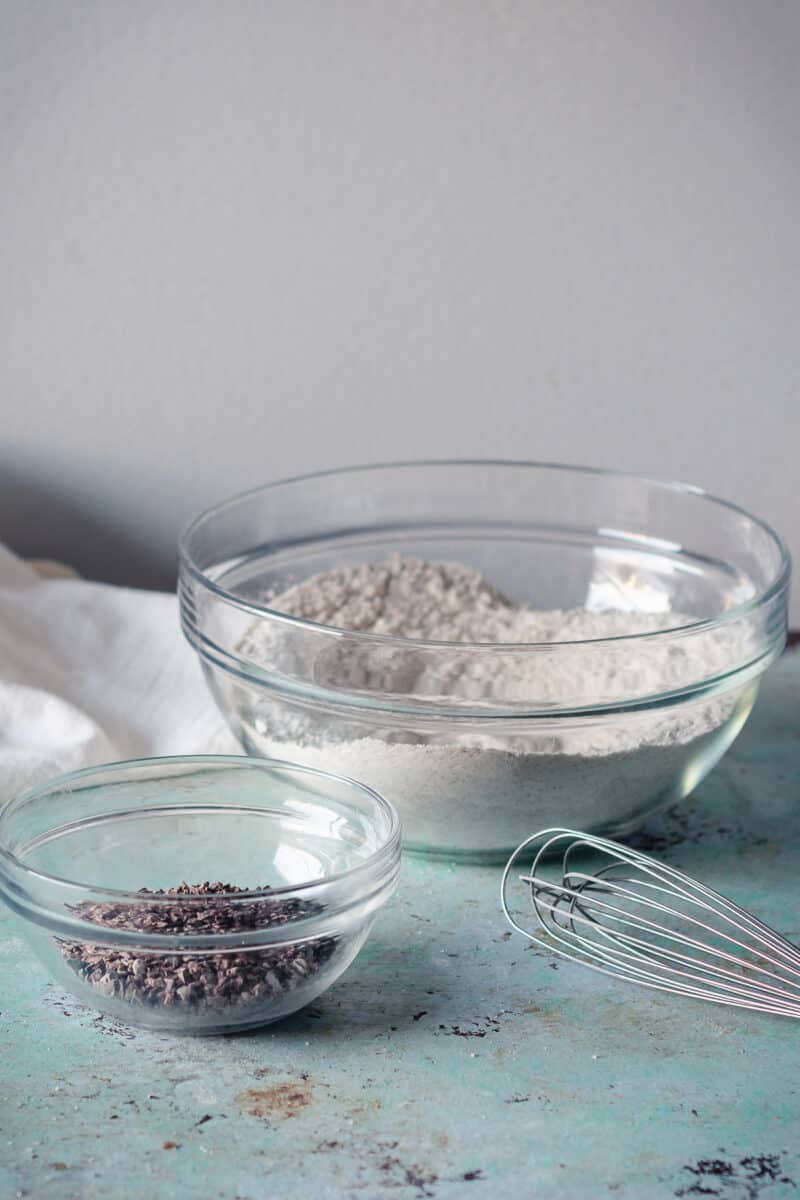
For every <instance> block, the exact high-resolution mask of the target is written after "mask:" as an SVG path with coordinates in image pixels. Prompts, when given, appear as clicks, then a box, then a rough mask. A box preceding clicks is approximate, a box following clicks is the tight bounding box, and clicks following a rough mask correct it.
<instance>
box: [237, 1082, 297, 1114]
mask: <svg viewBox="0 0 800 1200" xmlns="http://www.w3.org/2000/svg"><path fill="white" fill-rule="evenodd" d="M313 1098H314V1089H313V1085H312V1084H311V1083H310V1081H309V1080H308V1079H301V1080H299V1081H297V1082H290V1083H274V1084H273V1085H272V1087H268V1088H248V1089H247V1091H244V1092H239V1094H238V1096H237V1097H236V1106H237V1108H238V1109H239V1111H240V1112H243V1113H247V1115H248V1116H249V1117H261V1118H262V1120H278V1121H287V1120H288V1119H289V1118H290V1117H296V1116H297V1114H298V1113H299V1112H302V1111H303V1109H304V1108H308V1106H309V1105H310V1104H311V1102H312V1100H313Z"/></svg>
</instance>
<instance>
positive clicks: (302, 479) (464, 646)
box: [178, 458, 792, 653]
mask: <svg viewBox="0 0 800 1200" xmlns="http://www.w3.org/2000/svg"><path fill="white" fill-rule="evenodd" d="M470 466H471V467H518V468H536V469H538V470H550V471H566V472H571V473H575V474H581V475H596V476H601V477H607V478H610V479H623V480H628V481H630V482H633V483H640V484H647V485H648V486H650V487H656V488H658V489H660V490H662V491H665V492H673V493H675V494H677V495H685V496H693V497H695V498H697V499H701V500H707V501H709V502H711V503H712V504H714V505H719V506H720V507H722V508H724V509H727V510H728V511H729V512H732V513H736V514H738V515H740V516H743V517H746V518H747V520H748V521H751V522H752V523H753V524H754V525H756V526H758V527H759V528H760V529H761V530H762V531H763V532H764V533H765V534H766V535H767V536H768V537H769V538H770V539H771V540H772V542H773V543H774V545H775V546H776V548H777V550H778V553H779V555H780V567H779V570H778V572H777V574H776V576H775V578H774V579H773V581H772V583H771V584H770V585H769V586H768V587H766V588H764V589H763V590H762V591H759V592H758V593H757V594H756V595H755V596H751V597H750V598H749V599H748V600H744V601H742V602H741V603H740V604H736V605H734V606H733V607H732V608H730V609H726V610H725V611H724V612H722V613H718V614H717V615H716V616H714V617H704V618H702V619H701V620H698V621H690V622H684V623H683V624H682V625H672V626H668V627H667V628H664V629H657V630H651V631H648V632H640V633H626V634H617V635H615V636H614V637H601V638H584V639H581V640H578V641H555V642H446V641H444V642H443V641H435V640H432V639H425V638H404V637H398V636H396V635H392V634H382V633H370V632H365V631H360V630H350V629H343V628H341V627H339V626H336V625H324V624H321V623H319V622H316V621H309V620H308V619H306V618H303V617H294V616H291V615H290V614H289V613H284V612H281V611H280V610H279V609H273V608H270V607H269V606H268V605H264V604H255V603H253V602H252V601H247V600H244V599H242V597H240V596H237V595H236V594H235V593H234V592H230V591H228V590H227V589H226V588H223V587H221V586H220V584H218V583H217V582H216V581H215V580H213V579H212V578H211V577H210V576H209V575H208V574H207V573H206V571H204V570H203V569H202V568H201V567H198V566H197V564H196V563H195V561H194V559H193V556H192V554H191V553H190V551H189V549H188V541H189V539H190V538H191V536H192V534H193V533H194V532H195V530H196V529H197V528H198V527H199V526H200V525H201V524H202V523H203V522H204V521H206V520H208V519H209V518H210V517H212V516H216V515H218V514H219V513H221V512H223V511H224V510H225V509H226V508H230V507H233V506H234V505H236V504H239V503H241V502H242V501H244V500H247V499H249V498H251V497H255V496H257V495H261V494H264V493H267V492H270V491H273V490H276V489H278V488H281V487H287V486H290V485H293V484H298V483H308V482H311V481H313V480H317V479H325V478H327V477H329V476H343V475H351V474H352V475H355V474H359V473H362V472H367V471H379V470H389V469H394V468H404V469H408V468H414V467H470ZM178 564H179V572H180V573H183V572H184V571H185V572H187V573H188V574H189V575H191V576H192V577H193V578H194V579H195V580H197V582H198V583H199V584H201V585H202V586H203V587H204V588H206V589H207V590H208V591H210V592H212V593H213V594H215V595H216V596H218V597H219V598H220V599H221V600H223V601H224V602H225V603H227V604H230V605H232V606H234V607H235V608H238V609H239V610H240V611H243V612H247V613H250V614H251V615H252V616H254V617H268V618H269V619H270V620H271V621H278V622H280V623H282V624H286V625H289V626H291V627H294V628H298V629H302V630H307V631H309V632H313V633H322V634H325V635H328V636H334V637H337V638H341V639H348V640H353V641H357V642H359V643H376V644H383V645H390V646H394V647H396V648H398V649H409V650H410V649H429V650H444V649H447V650H452V648H453V646H457V647H458V649H459V652H462V651H463V652H465V653H470V652H475V651H479V652H484V653H485V652H486V651H488V650H497V648H498V647H502V649H503V651H504V652H505V653H520V652H525V651H531V652H541V651H549V652H551V653H554V652H556V651H557V650H558V649H560V648H562V647H569V648H570V649H572V650H581V649H592V648H600V649H602V648H603V647H605V646H614V645H617V644H620V643H623V644H630V643H639V644H641V642H642V641H652V640H656V639H662V640H668V639H670V638H673V637H684V636H688V635H691V634H694V633H700V632H705V631H707V630H710V629H718V628H720V627H723V626H726V625H729V624H730V623H732V622H733V621H736V620H738V619H740V618H742V617H745V616H748V615H750V614H751V613H753V612H756V611H757V610H758V609H760V608H764V607H766V606H767V605H769V604H770V603H771V602H772V601H773V600H775V599H777V598H779V597H780V596H781V594H782V593H783V594H785V593H786V592H787V591H788V587H789V582H790V579H791V572H792V558H791V553H790V551H789V547H788V545H787V544H786V542H785V541H784V539H783V537H782V536H781V535H780V534H779V533H778V532H777V530H775V529H774V528H773V527H772V526H771V525H770V524H769V523H768V522H767V521H765V520H763V519H762V518H761V517H757V516H756V515H755V514H754V513H752V512H750V511H749V510H748V509H746V508H744V507H742V506H741V505H739V504H736V503H734V502H733V501H730V500H725V499H723V498H722V497H721V496H717V495H715V494H714V493H712V492H708V491H706V490H705V489H704V488H701V487H698V486H697V485H696V484H691V483H682V482H680V481H677V480H663V479H657V478H655V477H654V476H649V475H639V474H637V473H636V472H632V471H618V470H614V469H612V468H607V467H592V466H585V465H581V464H574V463H563V462H549V461H544V460H542V461H537V460H526V459H495V458H487V459H479V458H464V459H444V458H442V459H437V458H431V459H402V460H397V461H387V462H372V463H361V464H357V465H355V466H349V467H333V468H329V469H327V470H324V471H310V472H306V473H304V474H300V475H294V476H289V477H286V478H283V479H276V480H273V482H271V483H267V484H259V485H257V486H255V487H252V488H247V489H246V490H244V491H242V492H239V493H237V494H236V495H234V496H229V497H228V498H227V499H225V500H223V501H220V502H219V503H217V504H213V505H210V506H209V507H208V508H206V509H204V510H203V511H202V512H200V513H198V514H197V515H196V516H195V517H193V518H192V519H191V520H190V521H189V522H188V523H187V524H186V525H185V526H184V527H183V529H182V530H181V532H180V535H179V537H178ZM179 586H180V585H179Z"/></svg>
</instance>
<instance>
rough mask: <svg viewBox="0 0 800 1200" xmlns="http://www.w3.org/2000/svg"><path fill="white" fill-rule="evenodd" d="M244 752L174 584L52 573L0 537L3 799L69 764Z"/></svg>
mask: <svg viewBox="0 0 800 1200" xmlns="http://www.w3.org/2000/svg"><path fill="white" fill-rule="evenodd" d="M200 753H232V754H237V753H238V754H241V753H242V750H241V747H240V746H239V745H238V743H237V742H236V741H235V739H234V738H233V736H232V734H231V733H230V732H228V730H227V728H226V726H225V723H224V720H223V718H222V717H221V716H220V714H219V712H218V710H217V708H216V706H215V704H214V701H213V700H212V698H211V694H210V692H209V691H208V688H207V686H206V683H205V680H204V679H203V674H202V671H201V669H200V665H199V663H198V661H197V658H196V655H195V653H194V651H193V650H192V649H191V647H190V646H189V645H188V643H187V642H186V641H185V640H184V637H183V634H182V633H181V630H180V626H179V623H178V605H177V599H176V597H175V596H174V595H168V594H166V593H161V592H144V591H136V590H134V589H131V588H119V587H110V586H109V585H107V584H102V583H89V582H87V581H86V580H83V579H75V578H72V579H70V578H53V577H52V576H51V575H48V576H46V577H43V575H42V574H41V573H40V572H39V571H37V570H36V569H35V568H34V567H33V566H31V565H30V564H29V563H25V562H23V561H22V560H21V559H19V558H17V557H16V556H15V555H14V554H12V553H11V552H10V551H9V550H7V549H6V548H5V547H3V546H2V545H0V803H3V802H5V801H6V800H8V799H10V797H11V796H13V795H14V794H15V793H16V792H17V791H18V790H19V789H20V788H22V787H25V786H26V785H28V784H31V783H35V782H38V781H39V780H43V779H47V778H48V777H50V776H51V775H55V774H58V773H60V772H61V771H69V770H72V769H74V768H77V767H84V766H92V765H95V764H97V763H103V762H112V761H114V760H119V759H125V758H143V757H149V756H155V755H162V754H200Z"/></svg>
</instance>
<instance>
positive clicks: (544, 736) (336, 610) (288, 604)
mask: <svg viewBox="0 0 800 1200" xmlns="http://www.w3.org/2000/svg"><path fill="white" fill-rule="evenodd" d="M269 604H270V607H272V608H273V609H276V610H278V611H280V612H284V613H287V614H289V615H291V616H295V617H301V618H303V619H305V620H308V621H313V622H315V623H317V624H320V625H328V626H335V627H337V628H339V629H347V630H353V631H359V632H364V633H378V634H384V635H390V636H393V637H399V638H408V639H422V640H425V641H435V642H446V643H451V644H453V648H452V650H451V651H448V649H447V648H446V647H444V648H442V650H440V651H439V652H437V653H435V654H433V655H430V654H425V653H424V652H423V653H417V652H415V651H414V649H413V647H400V648H398V647H396V646H393V645H391V644H390V645H385V644H384V645H380V644H375V643H373V644H369V645H367V646H364V645H363V643H362V644H361V645H359V646H357V647H353V646H352V645H351V644H348V643H343V642H341V641H336V642H334V644H333V645H332V646H331V647H330V648H325V649H324V650H322V651H320V649H319V648H318V647H315V648H314V649H313V651H310V652H309V653H310V655H311V657H309V659H308V661H303V655H304V649H303V647H300V648H299V649H298V647H297V644H296V640H295V642H292V639H291V635H290V634H289V635H286V634H284V633H283V632H282V631H278V632H277V633H276V631H275V630H274V628H267V629H265V628H264V626H263V625H261V624H257V625H254V626H253V627H252V629H251V630H250V631H249V633H248V635H247V636H246V637H245V639H244V640H243V642H242V644H241V646H240V650H241V651H242V652H243V654H244V655H245V656H247V657H249V658H251V659H252V660H254V661H256V662H259V663H263V664H264V665H265V666H272V667H274V666H275V664H276V663H278V662H280V663H281V664H282V666H283V667H284V668H285V667H286V666H287V653H288V659H289V660H290V666H291V669H292V671H293V673H297V674H299V675H300V676H301V677H304V678H308V679H309V680H311V681H313V683H315V684H317V685H319V686H323V687H334V688H337V689H339V690H341V689H343V688H344V689H354V690H361V691H366V692H369V693H372V694H373V700H374V704H375V708H374V709H371V710H369V711H367V712H365V713H364V716H363V719H362V717H361V715H360V714H359V717H358V720H357V721H356V720H354V718H353V714H352V711H351V712H350V713H346V714H344V715H342V713H330V712H324V713H321V712H318V711H316V710H315V709H314V708H312V707H310V706H307V705H301V704H295V703H292V704H291V705H289V704H286V703H284V702H283V701H281V702H280V703H274V702H273V703H269V704H268V705H267V706H266V707H264V706H262V707H261V709H260V710H259V715H258V716H257V717H256V718H255V720H254V721H250V722H247V721H244V724H245V725H246V726H247V729H246V739H245V740H246V741H249V742H250V743H251V745H252V748H254V749H257V750H258V751H259V752H261V753H264V754H269V755H274V756H278V757H286V758H292V759H295V760H297V761H300V762H304V763H307V764H308V765H312V766H318V767H321V768H324V769H328V770H332V771H336V772H339V773H341V774H345V775H349V776H351V777H353V778H356V779H361V780H363V781H364V782H365V783H368V784H370V785H371V786H372V787H374V788H376V790H378V791H379V792H382V793H383V794H384V795H386V796H387V797H388V798H390V799H392V800H393V801H394V802H395V803H396V804H397V807H398V809H399V811H400V813H401V816H402V818H403V822H404V826H405V832H406V839H407V841H408V842H410V843H412V844H414V845H420V844H427V845H432V846H438V847H440V848H444V847H450V848H455V849H461V850H464V851H470V852H485V851H487V850H495V851H501V850H506V849H508V848H510V847H511V846H512V844H516V843H517V842H518V841H520V840H521V839H522V838H523V837H525V836H527V834H529V833H531V832H533V831H534V829H535V828H537V827H542V826H545V825H548V824H565V825H574V826H575V827H577V828H586V827H598V826H600V827H604V828H608V827H613V826H614V825H615V824H617V825H619V824H620V823H621V822H624V821H626V820H629V819H630V818H632V817H634V816H635V815H636V813H637V812H639V811H642V810H644V809H646V808H647V807H648V806H649V805H652V803H653V801H654V800H655V799H658V798H666V797H668V795H670V794H675V795H677V794H680V793H685V791H687V790H689V787H688V784H689V783H691V779H690V775H691V773H692V772H694V774H695V775H696V774H697V767H698V765H699V764H700V763H701V762H702V760H704V759H706V758H707V757H710V755H711V753H712V751H713V754H714V757H716V750H715V748H714V747H715V744H716V743H717V742H718V741H719V736H720V731H721V730H722V729H723V727H725V730H726V731H727V730H728V727H732V726H735V728H738V727H739V725H740V723H741V721H739V720H737V721H734V720H733V719H732V718H733V717H734V716H735V715H736V714H735V712H734V710H737V712H738V711H739V710H741V720H743V719H744V717H745V716H746V712H747V711H748V710H749V704H750V702H751V697H750V696H749V694H748V698H747V700H746V702H745V699H740V695H739V692H738V691H737V692H736V694H734V695H732V694H730V693H729V694H728V695H726V696H724V697H721V698H717V699H713V700H702V701H700V702H696V703H694V704H685V703H684V704H682V705H681V706H680V710H679V711H680V715H676V714H675V711H674V710H672V709H654V710H645V711H640V712H638V713H628V714H625V715H623V716H618V715H617V716H613V715H612V716H600V717H597V716H595V717H591V718H587V717H584V718H581V717H573V718H567V719H565V718H563V717H558V716H555V715H554V718H553V719H552V720H548V719H546V718H545V719H542V720H538V721H537V722H535V723H533V724H532V723H531V721H530V720H527V721H526V720H525V719H524V718H523V717H522V714H523V713H524V704H525V702H526V701H527V702H529V705H530V702H532V701H535V705H534V706H535V707H536V708H537V709H541V708H542V707H545V708H546V707H547V706H548V705H565V706H569V707H575V708H577V707H582V706H588V705H592V704H598V703H609V702H613V701H614V700H630V698H631V697H634V696H636V697H647V696H650V697H652V696H653V695H656V694H658V693H660V692H665V691H669V690H671V689H673V688H676V687H680V686H681V683H682V682H685V681H686V679H687V678H693V677H695V676H696V673H697V667H698V662H697V657H698V653H699V654H700V656H701V658H702V663H701V664H700V665H701V667H702V668H703V669H705V670H707V671H708V672H709V673H715V672H716V671H717V670H718V669H723V668H724V667H725V666H726V665H728V664H730V663H731V661H732V659H733V658H735V655H734V647H733V646H732V643H731V637H730V635H729V634H727V633H726V632H725V631H714V632H710V633H709V634H707V635H706V636H705V637H704V638H703V639H702V641H701V643H700V647H699V650H698V646H697V643H696V642H695V643H694V644H693V645H692V647H691V650H682V649H681V646H680V645H679V644H676V643H675V642H674V641H673V640H670V642H669V644H667V645H661V644H660V642H659V639H655V640H656V643H658V644H656V645H653V644H651V643H648V642H647V640H646V639H645V640H644V642H643V643H641V644H637V646H636V647H635V649H631V648H630V647H629V645H627V644H624V645H623V647H621V648H618V649H617V650H616V651H615V652H606V651H604V652H603V653H602V654H597V655H591V656H590V657H589V659H588V660H587V657H586V655H585V654H584V653H582V652H581V648H580V647H575V648H572V649H570V648H568V647H559V649H558V651H557V652H556V653H554V654H547V653H544V654H536V655H535V657H531V656H530V655H525V654H519V653H518V652H517V651H514V652H512V653H508V654H503V652H502V650H497V651H493V652H491V653H481V654H478V655H476V654H474V653H471V652H470V651H468V650H459V649H458V644H459V643H461V644H463V643H465V642H471V643H474V642H485V643H489V642H490V643H494V644H496V645H503V644H508V643H516V644H520V643H542V642H556V641H557V642H564V641H567V642H582V641H586V640H592V639H597V638H609V637H617V636H620V635H623V634H634V633H649V632H653V631H656V630H658V629H663V628H665V627H667V626H674V625H676V624H680V623H681V619H680V617H679V616H677V615H676V614H675V613H666V614H657V615H653V614H648V613H636V612H618V611H606V612H589V611H587V610H585V609H573V610H569V611H556V610H551V611H537V610H535V609H531V608H526V607H522V606H518V605H514V604H512V603H510V602H509V601H508V600H507V599H506V598H505V597H504V596H503V595H502V594H501V593H500V592H498V591H497V590H496V589H495V588H493V587H492V586H491V585H490V584H489V583H488V582H487V581H486V580H485V579H484V578H483V577H482V576H481V575H480V574H479V573H478V572H476V571H474V570H473V569H471V568H469V567H466V566H463V565H460V564H455V563H427V562H421V561H418V560H415V559H408V558H400V557H398V556H395V557H393V558H391V559H389V560H388V561H387V562H384V563H366V564H360V565H355V566H348V567H342V568H339V569H336V570H332V571H327V572H324V573H323V574H320V575H316V576H313V577H311V578H309V579H307V580H305V581H304V582H302V583H300V584H298V585H295V586H294V587H291V588H289V589H287V590H286V591H284V592H281V593H280V594H278V595H273V596H270V597H269ZM287 646H289V647H290V649H289V650H288V652H287ZM375 693H385V694H387V695H388V696H390V697H394V699H395V700H397V698H398V696H417V697H423V698H424V699H425V700H430V699H431V698H434V697H438V698H442V699H446V701H447V707H448V708H449V710H450V711H451V712H454V711H456V712H457V710H458V708H459V707H464V708H468V709H469V710H470V712H473V713H474V712H475V711H476V710H477V711H481V710H482V709H483V710H484V711H485V712H486V713H487V715H489V716H490V715H491V710H492V705H493V704H494V705H495V706H500V707H503V708H504V709H505V711H508V710H509V709H510V710H512V711H513V708H514V706H515V705H521V706H523V707H522V708H521V719H520V720H518V721H515V722H514V724H513V727H512V726H511V725H509V724H507V723H506V722H504V725H503V731H502V733H500V732H497V731H496V728H497V723H496V721H495V722H494V723H493V722H492V721H491V719H490V720H486V721H484V720H481V719H480V718H478V719H477V721H476V719H475V718H474V717H472V718H471V719H470V721H469V723H467V722H458V723H456V721H457V719H456V720H453V721H450V722H448V721H447V720H446V718H445V719H442V718H441V717H439V718H433V719H431V718H422V719H419V718H410V717H404V718H398V717H397V716H396V715H393V714H391V713H387V712H385V711H383V712H382V711H381V709H380V695H375ZM737 701H739V704H738V706H737ZM495 711H497V709H495ZM735 728H732V729H731V730H730V733H729V736H732V735H733V733H734V732H735ZM532 730H533V731H532ZM726 740H727V738H726Z"/></svg>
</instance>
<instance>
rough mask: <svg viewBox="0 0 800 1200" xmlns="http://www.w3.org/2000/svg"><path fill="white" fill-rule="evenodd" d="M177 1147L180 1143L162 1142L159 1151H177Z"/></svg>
mask: <svg viewBox="0 0 800 1200" xmlns="http://www.w3.org/2000/svg"><path fill="white" fill-rule="evenodd" d="M179 1146H180V1142H163V1143H162V1146H161V1149H162V1150H177V1149H178V1148H179Z"/></svg>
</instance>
